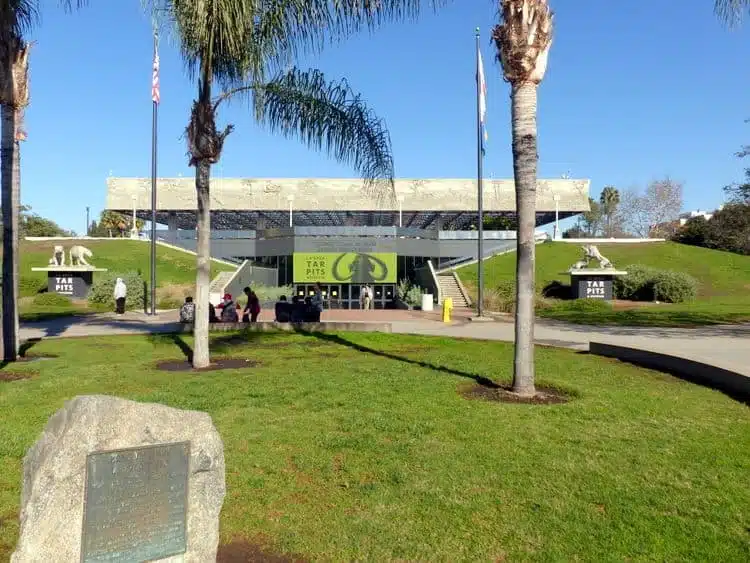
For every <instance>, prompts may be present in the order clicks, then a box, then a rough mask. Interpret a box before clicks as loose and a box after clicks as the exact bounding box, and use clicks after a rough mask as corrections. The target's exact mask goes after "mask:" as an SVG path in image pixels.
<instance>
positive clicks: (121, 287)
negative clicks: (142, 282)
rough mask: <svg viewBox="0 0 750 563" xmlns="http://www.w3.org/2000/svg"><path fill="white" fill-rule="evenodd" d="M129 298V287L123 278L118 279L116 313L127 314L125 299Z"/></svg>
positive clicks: (115, 292) (116, 285) (115, 294)
mask: <svg viewBox="0 0 750 563" xmlns="http://www.w3.org/2000/svg"><path fill="white" fill-rule="evenodd" d="M127 296H128V286H126V285H125V282H124V281H122V278H117V281H116V282H115V291H114V297H115V313H117V314H118V315H122V314H124V313H125V298H126V297H127Z"/></svg>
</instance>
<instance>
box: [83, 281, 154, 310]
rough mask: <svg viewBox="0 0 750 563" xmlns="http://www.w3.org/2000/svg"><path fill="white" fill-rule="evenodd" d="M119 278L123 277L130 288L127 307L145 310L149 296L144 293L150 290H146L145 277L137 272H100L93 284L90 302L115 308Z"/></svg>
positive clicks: (126, 302)
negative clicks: (116, 284) (115, 294)
mask: <svg viewBox="0 0 750 563" xmlns="http://www.w3.org/2000/svg"><path fill="white" fill-rule="evenodd" d="M117 278H122V281H124V282H125V285H126V286H127V288H128V294H127V299H126V300H125V307H126V308H127V309H140V310H143V309H144V308H145V307H146V306H147V300H148V297H147V296H146V295H144V293H148V291H146V290H145V287H146V285H145V282H144V280H143V278H142V277H141V276H140V275H139V274H138V273H136V272H128V273H127V274H116V273H113V274H110V273H109V272H106V273H105V272H101V273H99V275H97V277H96V278H95V279H94V283H93V285H92V286H91V291H90V292H89V303H92V304H95V305H103V306H106V307H109V308H110V309H114V307H115V297H114V290H115V281H116V280H117Z"/></svg>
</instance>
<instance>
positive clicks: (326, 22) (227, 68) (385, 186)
mask: <svg viewBox="0 0 750 563" xmlns="http://www.w3.org/2000/svg"><path fill="white" fill-rule="evenodd" d="M444 1H445V0H432V2H431V3H432V4H433V5H434V6H435V5H436V4H442V3H443V2H444ZM422 3H423V1H422V0H378V1H376V2H373V1H371V0H365V1H362V0H339V1H337V2H330V0H263V1H260V2H259V1H258V0H223V1H221V2H218V1H213V2H196V1H195V0H154V2H153V3H152V7H153V8H154V9H155V12H156V13H157V14H160V15H161V16H162V17H164V16H166V20H167V21H168V22H169V23H171V24H172V27H173V28H174V30H175V32H176V36H177V39H178V41H179V44H180V47H181V51H182V55H183V59H184V60H185V62H186V65H187V68H188V71H189V73H190V74H191V76H192V77H194V78H196V79H197V82H198V96H197V99H196V100H195V101H194V103H193V107H192V112H191V116H190V122H189V124H188V127H187V131H186V137H187V142H188V154H189V157H190V165H191V166H194V167H195V189H196V192H197V202H198V205H197V207H198V217H197V222H198V245H197V274H196V319H195V328H194V335H195V345H194V350H193V366H194V367H196V368H201V367H206V366H208V365H209V362H210V356H209V349H208V286H209V281H210V280H209V243H210V236H211V220H210V199H209V193H210V192H209V189H210V176H211V165H212V164H215V163H216V162H218V160H219V158H220V157H221V151H222V147H223V145H224V141H225V140H226V138H227V136H228V135H229V134H230V133H231V132H232V125H227V126H226V127H225V128H224V129H223V130H219V129H218V128H217V124H216V118H217V111H218V110H219V108H220V107H221V104H223V103H224V102H226V101H228V100H230V99H232V98H234V97H236V96H249V97H250V98H251V100H252V102H253V107H254V114H255V119H256V121H257V122H258V123H259V124H261V125H264V126H266V127H267V128H268V129H269V130H270V131H272V132H274V133H280V134H282V135H285V136H296V137H299V138H300V139H301V140H302V141H303V142H305V143H306V144H307V145H309V146H311V147H313V148H316V149H323V150H326V151H327V152H328V153H329V154H330V155H332V156H333V157H334V158H336V159H337V160H340V161H343V162H346V163H349V164H351V165H353V167H354V168H356V169H357V170H358V171H359V172H360V173H361V174H362V176H363V178H364V179H365V186H366V187H367V188H368V189H370V190H371V192H372V193H373V194H374V195H379V196H389V197H391V198H392V197H393V162H392V157H391V145H390V137H389V135H388V132H387V130H386V129H385V126H384V124H383V123H382V122H381V121H380V120H379V119H378V118H377V117H376V116H375V115H373V114H372V112H371V111H370V110H369V109H368V107H367V106H366V104H365V103H364V101H363V100H362V98H361V97H360V96H359V95H357V94H355V93H354V92H353V91H352V90H351V88H350V87H349V85H348V84H347V82H346V81H343V80H342V81H340V82H329V81H328V80H326V78H325V77H324V76H323V74H322V73H321V72H319V71H317V70H310V71H302V70H300V69H298V68H295V67H291V68H289V66H290V63H292V62H294V60H295V59H296V57H297V56H299V55H300V54H301V53H303V52H305V51H308V52H309V51H313V52H316V51H318V50H319V49H320V48H322V47H323V46H324V45H325V43H326V42H327V41H328V40H330V39H332V38H342V37H345V36H348V35H349V34H350V33H352V32H355V31H358V30H359V29H361V28H370V29H373V28H375V27H377V26H378V25H379V24H381V23H383V22H384V21H386V20H396V19H405V18H408V17H414V16H416V15H418V13H419V10H420V5H421V4H422ZM285 68H287V69H289V70H281V69H285ZM217 86H218V88H219V89H220V90H219V92H218V95H216V94H215V91H214V88H215V87H217Z"/></svg>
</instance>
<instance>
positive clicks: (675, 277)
mask: <svg viewBox="0 0 750 563" xmlns="http://www.w3.org/2000/svg"><path fill="white" fill-rule="evenodd" d="M625 271H626V272H627V275H625V276H619V277H617V278H615V282H614V292H615V297H617V298H618V299H628V300H630V301H664V302H666V303H682V302H683V301H689V300H691V299H694V298H695V296H696V295H697V293H698V281H697V280H696V279H695V278H694V277H692V276H689V275H688V274H685V273H683V272H672V271H669V270H658V269H656V268H651V267H649V266H643V265H640V264H634V265H631V266H626V267H625Z"/></svg>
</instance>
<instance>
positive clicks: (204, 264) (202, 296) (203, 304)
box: [193, 160, 211, 368]
mask: <svg viewBox="0 0 750 563" xmlns="http://www.w3.org/2000/svg"><path fill="white" fill-rule="evenodd" d="M210 178H211V164H210V163H209V162H208V161H207V160H201V161H199V162H198V163H197V164H196V166H195V190H196V193H197V196H198V248H197V249H196V266H197V272H196V279H195V297H196V299H195V301H196V303H195V324H194V325H193V327H194V328H193V335H194V338H195V344H194V345H193V367H194V368H205V367H208V366H209V364H210V363H211V357H210V354H209V350H208V299H209V294H208V289H209V284H210V282H211V279H210V274H211V259H210V256H211V200H210V198H209V184H210Z"/></svg>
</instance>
